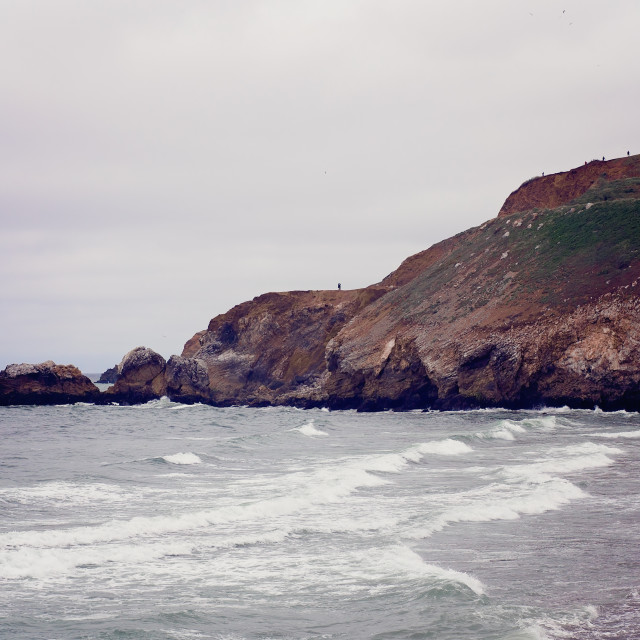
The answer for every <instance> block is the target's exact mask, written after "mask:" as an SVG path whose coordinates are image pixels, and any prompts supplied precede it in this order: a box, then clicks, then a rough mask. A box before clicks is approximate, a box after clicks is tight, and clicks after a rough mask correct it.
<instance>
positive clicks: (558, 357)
mask: <svg viewBox="0 0 640 640" xmlns="http://www.w3.org/2000/svg"><path fill="white" fill-rule="evenodd" d="M639 293H640V155H634V156H627V157H623V158H618V159H614V160H608V161H606V160H602V161H599V160H598V161H592V162H588V163H585V165H583V166H580V167H577V168H575V169H572V170H570V171H566V172H562V173H556V174H551V175H545V176H541V177H536V178H532V179H531V180H528V181H527V182H525V183H524V184H523V185H522V186H520V187H519V188H518V189H516V190H515V191H514V192H513V193H512V194H511V195H509V197H508V198H507V199H506V201H505V203H504V205H503V206H502V208H501V210H500V212H499V213H498V215H497V217H496V218H493V219H491V220H489V221H487V222H485V223H484V224H482V225H480V226H478V227H474V228H472V229H469V230H468V231H464V232H462V233H459V234H457V235H456V236H454V237H452V238H449V239H447V240H444V241H443V242H440V243H438V244H436V245H434V246H432V247H431V248H429V249H426V250H425V251H422V252H420V253H418V254H416V255H413V256H411V257H409V258H407V259H406V260H405V261H404V262H403V263H402V264H401V265H400V266H399V267H398V269H397V270H396V271H394V272H393V273H391V274H389V275H388V276H387V277H386V278H384V279H383V280H382V281H381V282H379V283H377V284H374V285H371V286H369V287H366V288H364V289H356V290H344V289H336V290H331V291H289V292H282V293H267V294H264V295H261V296H258V297H256V298H254V299H253V300H251V301H248V302H244V303H242V304H240V305H237V306H236V307H233V308H232V309H231V310H229V311H228V312H226V313H224V314H222V315H219V316H217V317H215V318H213V319H212V320H211V321H210V322H209V325H208V327H207V328H206V329H204V330H202V331H199V332H198V333H196V334H195V335H194V336H193V337H192V338H190V339H189V340H188V341H187V342H186V344H185V346H184V349H183V351H182V353H181V354H180V355H174V356H171V358H169V360H168V361H165V359H164V358H163V357H162V356H160V355H159V354H157V353H155V352H153V351H152V350H150V349H146V348H144V347H138V348H136V349H133V350H132V351H130V352H129V353H127V354H126V355H125V356H124V358H123V359H122V362H121V363H120V364H119V365H117V366H116V368H115V371H111V372H110V373H111V378H110V380H115V382H114V384H113V385H112V386H111V387H109V389H108V390H107V391H104V392H102V393H101V392H100V391H99V390H98V388H97V387H96V386H95V385H94V384H93V383H92V382H91V381H90V380H89V379H88V378H86V376H83V375H82V373H81V372H80V371H78V370H77V369H76V368H75V367H73V366H71V365H66V366H62V365H56V364H55V363H53V362H46V363H41V364H38V365H25V364H22V365H10V366H8V367H7V368H6V369H4V370H3V371H2V372H0V404H3V405H7V404H55V403H63V402H65V403H66V402H75V401H88V402H96V403H106V402H117V403H129V404H131V403H140V402H146V401H148V400H151V399H153V398H159V397H161V396H164V395H166V396H168V397H169V398H171V399H172V400H176V401H180V402H186V403H194V402H202V403H207V404H212V405H218V406H229V405H250V406H267V405H292V406H297V407H304V408H310V407H319V406H322V407H329V408H333V409H359V410H383V409H396V410H404V409H442V410H455V409H470V408H480V407H506V408H514V409H516V408H535V407H542V406H561V405H568V406H570V407H576V408H593V407H595V406H599V407H600V408H602V409H605V410H614V409H627V410H634V411H637V410H640V297H639V295H638V294H639Z"/></svg>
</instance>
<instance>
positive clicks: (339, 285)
mask: <svg viewBox="0 0 640 640" xmlns="http://www.w3.org/2000/svg"><path fill="white" fill-rule="evenodd" d="M340 289H342V285H341V284H340V283H339V282H338V291H340Z"/></svg>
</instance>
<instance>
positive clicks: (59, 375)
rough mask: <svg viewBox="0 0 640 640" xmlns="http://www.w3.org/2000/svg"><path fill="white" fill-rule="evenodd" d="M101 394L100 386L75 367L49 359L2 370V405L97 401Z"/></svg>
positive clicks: (0, 399)
mask: <svg viewBox="0 0 640 640" xmlns="http://www.w3.org/2000/svg"><path fill="white" fill-rule="evenodd" d="M99 395H100V392H99V391H98V387H96V386H95V385H94V384H93V382H91V380H89V378H87V376H85V375H83V373H82V372H81V371H80V370H79V369H78V368H76V367H74V366H73V365H62V364H56V363H55V362H53V361H52V360H47V361H46V362H42V363H40V364H10V365H9V366H8V367H6V368H5V369H4V370H3V371H0V405H11V404H32V405H37V404H69V403H74V402H95V401H96V400H97V399H98V397H99Z"/></svg>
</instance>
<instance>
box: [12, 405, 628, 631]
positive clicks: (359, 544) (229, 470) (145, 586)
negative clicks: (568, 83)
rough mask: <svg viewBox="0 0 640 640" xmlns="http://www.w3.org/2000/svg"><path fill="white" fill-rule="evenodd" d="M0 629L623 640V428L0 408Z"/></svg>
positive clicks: (425, 415) (501, 417) (464, 418)
mask: <svg viewBox="0 0 640 640" xmlns="http://www.w3.org/2000/svg"><path fill="white" fill-rule="evenodd" d="M0 442H1V445H0V638H3V639H4V638H7V639H8V638H11V639H15V638H18V639H22V638H25V639H27V638H28V639H33V640H45V639H46V640H54V639H55V640H67V639H96V640H97V639H100V640H111V639H114V640H115V639H116V638H141V639H154V640H155V639H158V640H169V639H175V640H178V639H201V638H210V639H216V640H254V639H255V640H258V639H260V640H271V639H273V640H276V639H277V640H316V639H321V638H323V639H345V640H346V639H348V640H360V639H363V640H364V639H375V640H391V639H396V640H402V639H407V640H408V639H412V640H418V639H427V638H436V639H438V640H448V639H451V640H454V639H455V640H460V639H465V638H470V639H492V640H555V639H561V638H562V639H565V638H569V639H582V638H585V639H595V638H620V639H622V638H625V639H629V638H630V639H634V638H637V639H640V415H639V414H636V413H626V412H616V413H604V412H602V411H599V410H596V411H578V410H569V409H556V410H541V411H503V410H485V411H468V412H419V411H416V412H407V413H394V412H383V413H373V414H365V413H356V412H351V411H335V412H334V411H331V412H329V411H326V410H307V411H303V410H297V409H293V408H264V409H251V408H246V407H236V408H215V407H210V406H205V405H183V404H178V403H173V402H170V401H169V400H167V399H166V398H163V399H161V400H158V401H153V402H150V403H148V404H145V405H140V406H133V407H122V406H116V405H112V406H94V405H91V404H75V405H66V406H57V407H2V408H0Z"/></svg>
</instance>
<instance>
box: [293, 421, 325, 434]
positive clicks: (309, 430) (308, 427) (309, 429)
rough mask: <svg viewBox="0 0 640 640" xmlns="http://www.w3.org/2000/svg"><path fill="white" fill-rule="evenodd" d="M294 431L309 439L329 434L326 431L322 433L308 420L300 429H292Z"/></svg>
mask: <svg viewBox="0 0 640 640" xmlns="http://www.w3.org/2000/svg"><path fill="white" fill-rule="evenodd" d="M294 431H299V432H300V433H302V434H303V435H305V436H309V437H310V438H314V437H316V436H328V435H329V434H328V433H327V432H326V431H322V430H320V429H318V428H316V426H315V425H314V423H313V420H310V421H309V422H307V423H306V424H303V425H302V426H301V427H298V428H297V429H294Z"/></svg>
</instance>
